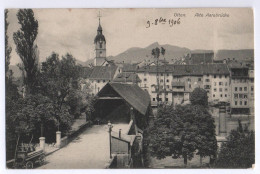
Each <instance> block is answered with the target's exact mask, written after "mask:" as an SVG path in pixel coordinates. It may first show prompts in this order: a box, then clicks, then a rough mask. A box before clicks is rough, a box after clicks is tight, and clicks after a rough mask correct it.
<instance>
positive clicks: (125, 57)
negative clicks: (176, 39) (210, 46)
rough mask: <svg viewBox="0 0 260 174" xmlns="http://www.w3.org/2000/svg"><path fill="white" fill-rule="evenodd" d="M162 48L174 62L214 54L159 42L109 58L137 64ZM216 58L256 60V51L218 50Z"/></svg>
mask: <svg viewBox="0 0 260 174" xmlns="http://www.w3.org/2000/svg"><path fill="white" fill-rule="evenodd" d="M156 47H158V48H161V47H164V48H165V49H166V53H165V58H166V59H167V60H168V61H170V62H174V61H176V60H179V59H180V58H182V57H183V56H185V55H186V54H188V53H206V52H213V51H212V50H190V49H188V48H182V47H178V46H173V45H169V44H166V45H160V44H159V43H158V42H155V43H153V44H151V45H149V46H147V47H145V48H138V47H133V48H130V49H128V50H126V51H124V52H122V53H120V54H118V55H116V56H110V57H108V59H109V60H115V62H123V61H124V62H126V63H131V62H132V63H135V62H141V61H142V60H144V59H147V60H148V59H152V56H151V51H152V49H153V48H156ZM215 58H216V59H217V60H223V59H227V58H230V59H232V58H236V59H237V60H243V59H245V58H250V59H251V58H254V50H253V49H241V50H218V51H217V53H216V55H215Z"/></svg>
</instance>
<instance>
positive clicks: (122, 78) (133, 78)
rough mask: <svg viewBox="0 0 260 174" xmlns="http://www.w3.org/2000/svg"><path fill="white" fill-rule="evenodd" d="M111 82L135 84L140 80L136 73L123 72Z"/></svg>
mask: <svg viewBox="0 0 260 174" xmlns="http://www.w3.org/2000/svg"><path fill="white" fill-rule="evenodd" d="M113 82H121V83H122V82H132V83H137V82H141V80H140V78H139V77H138V75H137V74H136V73H133V72H123V73H120V74H118V75H117V76H116V78H115V79H114V80H113Z"/></svg>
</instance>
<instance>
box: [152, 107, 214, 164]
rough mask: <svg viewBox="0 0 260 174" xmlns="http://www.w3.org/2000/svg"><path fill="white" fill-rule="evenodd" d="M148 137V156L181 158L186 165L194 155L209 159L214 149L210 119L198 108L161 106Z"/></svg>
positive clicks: (211, 119)
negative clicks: (149, 154) (149, 151)
mask: <svg viewBox="0 0 260 174" xmlns="http://www.w3.org/2000/svg"><path fill="white" fill-rule="evenodd" d="M150 136H151V137H150V138H149V139H150V142H149V143H150V149H151V154H152V155H153V156H155V157H157V158H158V159H162V158H165V157H166V156H172V157H173V158H180V157H183V158H184V163H185V164H187V159H189V160H190V159H192V158H193V156H194V153H195V152H197V153H198V154H200V155H202V156H210V155H213V154H215V152H216V149H217V144H216V143H217V142H216V138H215V125H214V119H213V118H212V117H211V115H210V114H209V113H208V112H207V110H205V108H204V107H202V106H199V105H186V106H178V107H176V109H174V108H173V107H172V106H167V105H163V106H161V107H160V108H159V110H158V116H157V118H156V119H155V121H154V125H153V126H152V127H151V130H150ZM202 140H203V141H204V142H203V143H202V142H201V141H202Z"/></svg>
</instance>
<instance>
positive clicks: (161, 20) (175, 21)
mask: <svg viewBox="0 0 260 174" xmlns="http://www.w3.org/2000/svg"><path fill="white" fill-rule="evenodd" d="M146 24H147V25H146V28H150V27H151V26H152V25H165V24H167V25H169V26H170V27H172V26H174V25H179V24H181V19H180V18H178V19H166V18H162V17H160V18H158V19H155V20H154V21H150V20H148V21H147V22H146Z"/></svg>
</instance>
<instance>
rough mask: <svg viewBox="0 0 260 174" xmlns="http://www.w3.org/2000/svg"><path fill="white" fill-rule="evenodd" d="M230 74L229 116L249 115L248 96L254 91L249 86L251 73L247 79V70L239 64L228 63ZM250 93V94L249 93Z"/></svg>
mask: <svg viewBox="0 0 260 174" xmlns="http://www.w3.org/2000/svg"><path fill="white" fill-rule="evenodd" d="M228 66H229V69H230V74H231V95H232V96H231V103H230V108H231V114H240V115H249V114H250V105H251V104H250V103H249V94H250V95H251V93H250V92H251V90H252V91H253V90H254V89H253V88H252V89H251V87H253V85H252V84H251V86H250V79H253V73H252V74H251V78H250V79H249V72H250V71H249V68H248V67H247V66H245V65H243V64H242V63H239V62H230V63H229V64H228ZM249 91H250V92H249Z"/></svg>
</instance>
